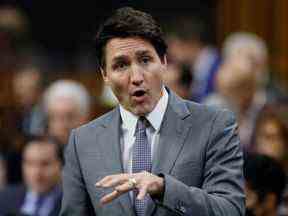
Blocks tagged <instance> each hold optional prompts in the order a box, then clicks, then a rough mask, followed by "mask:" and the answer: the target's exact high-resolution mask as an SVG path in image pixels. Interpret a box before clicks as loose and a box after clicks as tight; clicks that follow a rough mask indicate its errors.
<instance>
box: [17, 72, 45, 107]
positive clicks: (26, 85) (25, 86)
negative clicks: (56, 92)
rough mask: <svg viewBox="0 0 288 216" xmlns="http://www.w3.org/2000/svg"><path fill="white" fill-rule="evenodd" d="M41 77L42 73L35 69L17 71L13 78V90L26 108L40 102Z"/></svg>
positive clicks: (18, 100) (19, 101)
mask: <svg viewBox="0 0 288 216" xmlns="http://www.w3.org/2000/svg"><path fill="white" fill-rule="evenodd" d="M40 79H41V78H40V73H39V72H38V71H37V70H35V69H27V70H24V71H21V72H19V73H16V75H15V77H14V80H13V90H14V93H15V96H16V100H17V102H18V103H19V104H20V105H21V106H23V107H24V108H29V107H31V106H33V105H34V104H35V103H37V102H38V98H39V95H40V93H41V92H40V90H41V89H40Z"/></svg>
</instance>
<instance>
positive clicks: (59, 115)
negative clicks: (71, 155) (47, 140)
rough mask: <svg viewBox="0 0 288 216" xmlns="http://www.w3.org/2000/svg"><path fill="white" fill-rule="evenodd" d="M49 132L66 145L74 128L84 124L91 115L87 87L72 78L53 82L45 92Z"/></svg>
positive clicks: (44, 102) (44, 98)
mask: <svg viewBox="0 0 288 216" xmlns="http://www.w3.org/2000/svg"><path fill="white" fill-rule="evenodd" d="M43 104H44V110H45V112H46V114H47V130H48V131H47V132H48V134H49V136H51V137H53V138H54V139H56V140H57V142H59V143H61V144H62V145H65V144H66V143H67V142H68V136H69V133H70V130H71V129H72V128H76V127H78V126H80V125H81V124H84V123H85V122H86V121H88V120H89V117H90V95H89V93H88V91H87V90H86V89H85V87H84V86H83V85H82V84H80V83H78V82H76V81H72V80H58V81H55V82H53V83H52V84H51V85H50V86H49V87H48V88H47V89H46V90H45V92H44V97H43Z"/></svg>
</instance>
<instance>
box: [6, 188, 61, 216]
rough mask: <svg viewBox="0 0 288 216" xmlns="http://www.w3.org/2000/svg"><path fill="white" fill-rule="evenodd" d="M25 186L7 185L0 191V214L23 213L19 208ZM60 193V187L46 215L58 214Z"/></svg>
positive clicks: (25, 189) (22, 201)
mask: <svg viewBox="0 0 288 216" xmlns="http://www.w3.org/2000/svg"><path fill="white" fill-rule="evenodd" d="M26 193H27V188H26V187H24V186H23V185H17V186H9V187H7V188H5V189H4V190H3V191H1V192H0V216H13V215H25V214H23V213H21V208H22V206H23V204H24V202H25V196H26ZM61 198H62V194H61V192H60V188H57V192H56V193H55V198H54V203H53V208H52V209H49V211H50V213H49V215H48V216H58V215H59V212H60V208H61Z"/></svg>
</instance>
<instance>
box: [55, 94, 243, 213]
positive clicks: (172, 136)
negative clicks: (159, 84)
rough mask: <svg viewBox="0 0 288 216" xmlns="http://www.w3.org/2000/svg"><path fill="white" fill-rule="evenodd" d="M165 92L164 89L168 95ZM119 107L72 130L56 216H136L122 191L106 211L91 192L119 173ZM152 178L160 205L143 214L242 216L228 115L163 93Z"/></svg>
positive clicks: (98, 192)
mask: <svg viewBox="0 0 288 216" xmlns="http://www.w3.org/2000/svg"><path fill="white" fill-rule="evenodd" d="M168 91H169V90H168ZM120 124H121V118H120V113H119V108H116V109H114V110H112V111H111V112H109V113H107V114H105V115H104V116H102V117H100V118H98V119H96V120H94V121H92V122H90V123H88V124H87V125H84V126H82V127H80V128H78V129H75V130H73V131H72V133H71V136H70V141H69V144H68V146H67V148H66V152H65V160H66V161H65V166H64V171H63V187H64V197H63V200H62V210H61V213H60V215H62V216H64V215H65V216H66V215H67V216H68V215H69V216H73V215H75V216H76V215H77V216H80V215H81V216H82V215H83V216H84V215H85V216H86V215H97V216H99V215H100V216H101V215H103V216H110V215H111V216H117V215H123V216H124V215H125V216H126V215H127V216H132V215H135V213H134V211H133V207H132V204H131V201H130V198H129V195H128V193H127V194H124V195H122V196H121V197H119V198H118V199H116V200H114V201H113V202H112V203H111V204H107V205H105V206H100V205H99V200H100V198H101V197H102V196H103V195H104V194H107V193H108V192H110V191H111V190H109V189H101V188H97V187H95V186H94V185H95V183H96V182H97V181H98V180H100V179H101V178H103V177H104V176H106V175H111V174H117V173H123V165H122V161H121V158H122V157H121V148H120V141H119V140H120ZM156 158H157V160H156V161H155V162H154V163H153V165H152V173H155V174H163V176H164V178H165V192H164V197H163V199H162V200H156V199H155V200H154V202H152V201H151V202H150V203H149V208H147V212H146V215H156V216H161V215H162V216H163V215H193V216H202V215H203V216H204V215H205V216H213V215H219V216H220V215H221V216H225V215H226V216H234V215H235V216H238V215H244V209H245V201H244V198H245V197H244V192H243V184H244V180H243V175H242V164H243V158H242V151H241V148H240V144H239V139H238V136H237V125H236V123H235V119H234V117H233V115H232V114H231V112H229V111H227V110H226V111H225V110H217V109H214V108H211V107H207V106H203V105H199V104H196V103H192V102H188V101H185V100H182V99H181V98H179V97H178V96H176V95H175V94H173V92H171V91H169V102H168V107H167V110H166V113H165V115H164V119H163V122H162V125H161V129H160V141H159V146H158V151H157V152H156Z"/></svg>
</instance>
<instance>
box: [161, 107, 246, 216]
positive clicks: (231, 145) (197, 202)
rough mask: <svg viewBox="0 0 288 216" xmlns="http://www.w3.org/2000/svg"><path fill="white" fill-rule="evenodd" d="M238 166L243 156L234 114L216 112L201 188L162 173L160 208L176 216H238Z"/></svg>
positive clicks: (241, 192)
mask: <svg viewBox="0 0 288 216" xmlns="http://www.w3.org/2000/svg"><path fill="white" fill-rule="evenodd" d="M242 166H243V154H242V149H241V147H240V142H239V138H238V135H237V124H236V121H235V118H234V115H233V114H231V112H229V111H223V110H222V111H219V112H218V113H217V114H215V118H214V120H213V123H212V127H211V129H210V134H209V138H208V143H207V146H206V156H205V166H204V170H203V184H202V187H201V188H196V187H189V186H187V185H185V184H184V183H182V182H181V181H179V180H177V179H176V178H175V177H173V176H171V175H169V174H165V173H163V174H162V175H164V178H165V192H164V196H163V199H162V200H161V203H160V205H162V206H166V207H167V208H170V209H172V210H174V211H175V212H177V215H179V213H180V215H197V216H242V215H244V214H245V195H244V190H243V187H244V178H243V171H242ZM158 203H159V202H158Z"/></svg>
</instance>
